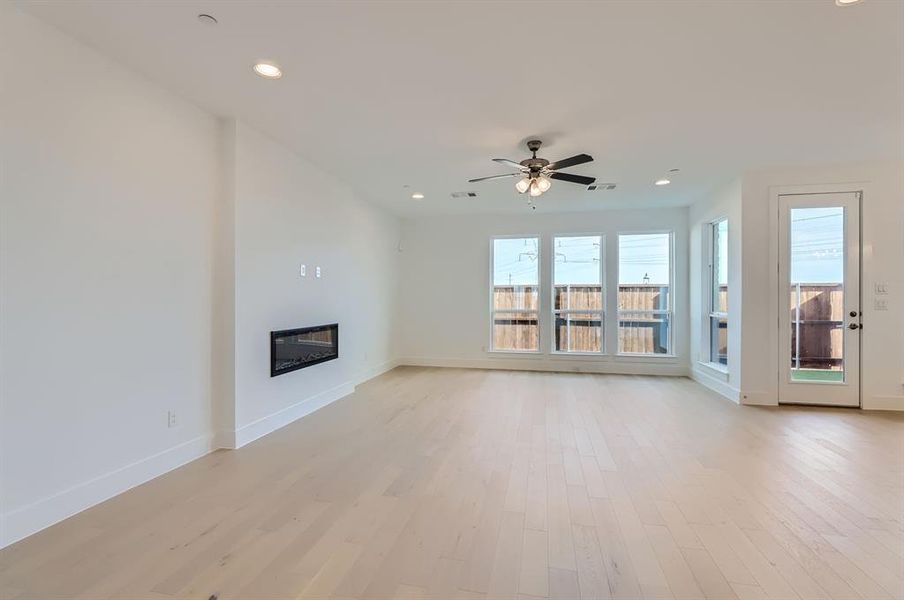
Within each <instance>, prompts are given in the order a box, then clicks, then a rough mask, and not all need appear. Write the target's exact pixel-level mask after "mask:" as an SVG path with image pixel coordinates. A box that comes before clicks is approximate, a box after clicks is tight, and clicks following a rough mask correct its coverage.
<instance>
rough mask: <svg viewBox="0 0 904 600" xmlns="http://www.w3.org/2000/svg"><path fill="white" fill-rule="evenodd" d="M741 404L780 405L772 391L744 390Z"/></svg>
mask: <svg viewBox="0 0 904 600" xmlns="http://www.w3.org/2000/svg"><path fill="white" fill-rule="evenodd" d="M741 404H743V405H745V406H778V398H776V396H775V394H773V393H771V392H762V391H750V390H748V391H743V390H742V391H741Z"/></svg>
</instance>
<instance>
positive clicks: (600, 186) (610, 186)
mask: <svg viewBox="0 0 904 600" xmlns="http://www.w3.org/2000/svg"><path fill="white" fill-rule="evenodd" d="M614 189H615V184H614V183H594V184H593V185H588V186H587V191H588V192H606V191H609V190H614Z"/></svg>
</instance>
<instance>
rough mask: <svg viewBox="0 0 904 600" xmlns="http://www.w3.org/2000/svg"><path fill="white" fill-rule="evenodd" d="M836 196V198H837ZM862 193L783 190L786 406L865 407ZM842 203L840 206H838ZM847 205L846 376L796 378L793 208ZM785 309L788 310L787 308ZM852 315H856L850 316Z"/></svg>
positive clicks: (782, 399)
mask: <svg viewBox="0 0 904 600" xmlns="http://www.w3.org/2000/svg"><path fill="white" fill-rule="evenodd" d="M832 196H835V198H834V199H833V198H832ZM861 200H862V193H861V192H859V191H853V192H816V193H811V192H807V193H795V194H779V211H780V212H779V215H778V221H779V231H778V242H779V243H778V245H779V254H778V258H779V263H778V296H777V298H776V303H777V305H778V316H779V320H778V330H779V336H778V347H777V352H778V359H779V364H778V367H779V371H778V401H779V403H781V404H816V405H831V406H855V407H856V406H860V404H861V393H860V389H861V386H860V350H861V335H860V330H859V326H860V325H861V323H862V314H863V313H862V306H861V296H862V293H861V289H862V285H861V277H862V264H861V254H862V240H861V226H860V218H861V213H862V207H861ZM836 202H837V204H836ZM823 206H843V207H844V223H843V225H842V227H843V229H844V250H843V251H844V259H845V262H844V275H843V278H844V279H843V281H844V306H843V307H842V317H841V319H842V323H843V327H844V329H843V330H842V336H843V337H842V339H843V350H842V356H843V357H844V359H843V360H844V362H843V373H844V380H843V381H841V382H828V381H824V382H819V381H794V380H793V379H792V376H791V373H792V372H791V369H790V364H791V347H790V345H789V340H791V339H792V336H791V320H790V318H789V315H788V298H789V297H790V293H791V288H790V270H791V247H790V233H791V221H790V215H791V211H792V210H793V209H795V208H801V209H804V208H808V207H812V208H818V207H823ZM783 307H784V308H783ZM850 315H853V316H850Z"/></svg>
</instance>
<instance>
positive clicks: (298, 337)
mask: <svg viewBox="0 0 904 600" xmlns="http://www.w3.org/2000/svg"><path fill="white" fill-rule="evenodd" d="M334 358H339V324H338V323H333V324H331V325H318V326H316V327H303V328H301V329H284V330H283V331H271V332H270V377H276V376H277V375H282V374H283V373H289V372H291V371H297V370H298V369H304V368H305V367H310V366H311V365H316V364H317V363H322V362H326V361H328V360H333V359H334Z"/></svg>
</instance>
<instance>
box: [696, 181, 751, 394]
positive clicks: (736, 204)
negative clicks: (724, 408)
mask: <svg viewBox="0 0 904 600" xmlns="http://www.w3.org/2000/svg"><path fill="white" fill-rule="evenodd" d="M721 218H727V219H728V369H727V372H724V373H723V372H722V371H720V370H719V369H717V368H713V367H712V366H710V365H708V364H707V363H708V362H709V347H708V345H706V344H705V343H704V340H708V339H709V338H708V335H709V334H708V328H709V312H708V311H709V308H710V305H709V294H710V287H709V286H710V272H709V245H710V244H711V237H710V233H709V232H708V231H707V230H708V226H709V224H710V223H712V222H713V221H715V220H717V219H721ZM688 225H689V227H690V247H689V251H690V269H689V272H690V286H689V287H690V303H689V306H690V362H691V376H692V377H693V378H694V379H695V380H696V381H698V382H700V383H702V384H703V385H706V386H707V387H710V388H712V389H713V390H715V391H717V392H719V393H721V394H722V395H724V396H725V397H727V398H729V399H730V400H733V401H734V402H738V401H739V393H740V392H739V386H740V382H741V297H742V293H741V265H742V261H741V179H740V178H738V179H735V180H734V181H731V182H730V183H728V184H726V185H724V186H722V187H720V188H718V189H716V190H714V191H713V192H712V193H711V194H709V195H708V196H707V197H706V198H703V199H701V200H700V201H698V202H696V203H695V204H693V205H692V206H691V207H690V208H689V209H688Z"/></svg>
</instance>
